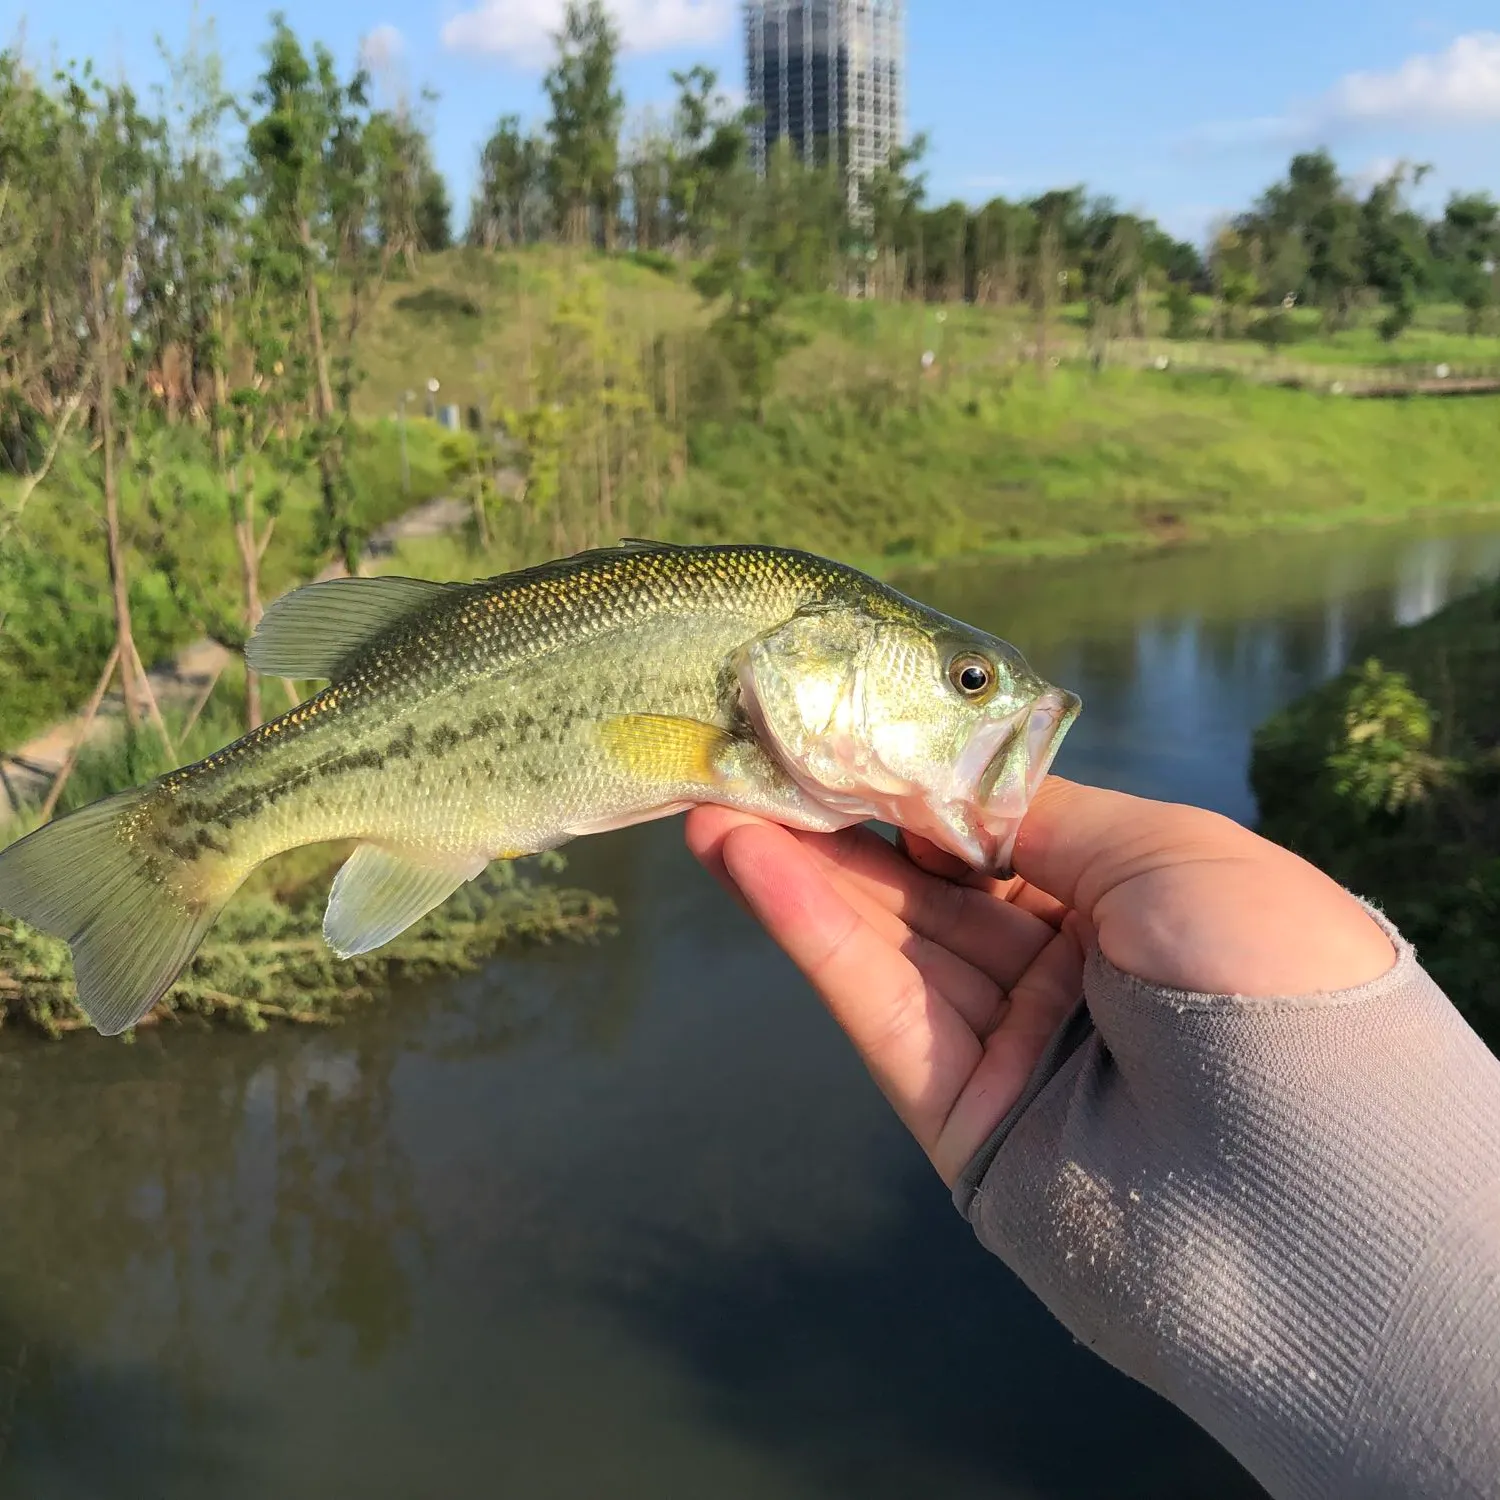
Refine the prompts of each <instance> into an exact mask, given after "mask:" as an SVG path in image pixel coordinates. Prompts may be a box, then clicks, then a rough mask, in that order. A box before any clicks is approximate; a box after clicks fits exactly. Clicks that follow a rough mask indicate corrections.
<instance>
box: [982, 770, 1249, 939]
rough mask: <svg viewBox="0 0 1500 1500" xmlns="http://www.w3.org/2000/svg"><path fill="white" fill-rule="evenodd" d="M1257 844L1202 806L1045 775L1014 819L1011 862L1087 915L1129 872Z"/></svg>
mask: <svg viewBox="0 0 1500 1500" xmlns="http://www.w3.org/2000/svg"><path fill="white" fill-rule="evenodd" d="M1259 842H1261V841H1260V840H1258V839H1257V838H1256V836H1255V835H1254V834H1252V833H1250V832H1249V831H1248V830H1247V829H1244V828H1241V827H1240V825H1239V824H1238V823H1235V822H1233V821H1232V820H1231V819H1229V818H1225V817H1221V816H1220V815H1219V814H1218V813H1211V812H1207V811H1205V810H1204V809H1203V808H1199V807H1188V806H1184V805H1183V804H1180V803H1175V802H1153V801H1151V800H1150V799H1149V798H1146V797H1132V796H1129V795H1128V794H1127V793H1125V792H1111V791H1106V790H1104V788H1102V787H1094V786H1084V785H1082V784H1081V783H1079V782H1075V781H1064V780H1063V779H1062V778H1061V777H1058V776H1049V777H1047V779H1046V780H1045V781H1044V782H1043V783H1042V785H1041V787H1040V788H1039V789H1038V790H1037V794H1036V796H1035V797H1034V798H1032V801H1031V806H1030V807H1029V808H1028V809H1027V812H1026V817H1025V819H1024V820H1023V821H1022V823H1021V829H1020V833H1019V834H1018V836H1017V838H1016V847H1015V853H1014V857H1013V859H1012V865H1013V867H1014V869H1015V872H1016V874H1018V875H1020V876H1021V877H1022V878H1023V879H1024V880H1026V881H1027V883H1028V884H1030V885H1034V886H1037V887H1038V888H1040V889H1041V890H1044V891H1046V892H1047V893H1048V894H1049V895H1051V896H1055V897H1056V898H1057V899H1058V900H1059V901H1061V902H1062V904H1063V905H1064V906H1067V907H1070V908H1072V909H1073V910H1075V911H1078V912H1081V913H1082V914H1083V915H1084V916H1085V917H1089V918H1092V917H1093V914H1094V908H1095V907H1096V906H1097V905H1098V904H1099V901H1100V900H1101V899H1102V898H1103V897H1104V896H1105V895H1107V894H1108V893H1109V892H1110V891H1111V890H1113V889H1114V888H1115V887H1116V886H1118V885H1122V884H1123V883H1124V882H1125V881H1127V880H1129V879H1131V878H1132V877H1133V876H1136V875H1142V874H1146V873H1147V872H1149V871H1150V870H1152V869H1156V868H1160V867H1161V866H1163V865H1167V864H1175V863H1179V862H1181V861H1184V860H1187V859H1192V858H1195V857H1201V856H1202V855H1203V854H1205V853H1208V852H1210V850H1211V851H1212V852H1214V853H1216V854H1222V853H1224V852H1230V851H1234V850H1240V851H1241V852H1242V851H1243V849H1244V848H1245V847H1247V846H1249V845H1251V844H1255V843H1259Z"/></svg>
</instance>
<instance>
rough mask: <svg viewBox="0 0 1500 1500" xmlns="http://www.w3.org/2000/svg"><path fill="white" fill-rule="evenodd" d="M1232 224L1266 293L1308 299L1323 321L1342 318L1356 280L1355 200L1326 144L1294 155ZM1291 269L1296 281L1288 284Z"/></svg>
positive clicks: (1335, 322) (1337, 323)
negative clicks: (1279, 176) (1256, 201)
mask: <svg viewBox="0 0 1500 1500" xmlns="http://www.w3.org/2000/svg"><path fill="white" fill-rule="evenodd" d="M1235 227H1236V231H1237V233H1238V235H1239V238H1240V241H1241V243H1242V244H1243V245H1244V246H1245V247H1246V248H1247V250H1249V247H1251V246H1256V247H1258V248H1257V249H1256V250H1255V251H1253V252H1252V253H1253V254H1254V256H1255V260H1256V271H1257V281H1258V282H1259V283H1260V286H1261V288H1262V289H1263V290H1264V289H1266V288H1268V287H1269V288H1270V289H1271V290H1270V292H1269V295H1271V296H1273V297H1274V298H1275V299H1276V300H1278V301H1279V300H1280V299H1281V298H1282V297H1284V296H1287V295H1296V296H1298V297H1300V298H1301V299H1302V300H1305V301H1307V302H1310V303H1311V304H1312V305H1313V306H1315V307H1319V308H1321V309H1322V310H1323V317H1324V322H1325V324H1326V325H1327V326H1328V327H1330V328H1339V327H1342V326H1343V325H1344V324H1345V323H1346V322H1347V321H1348V318H1349V314H1350V311H1351V310H1352V308H1353V305H1354V295H1355V293H1356V292H1357V291H1358V289H1359V287H1360V286H1361V285H1362V284H1363V282H1362V275H1361V238H1360V208H1359V204H1358V203H1357V202H1356V201H1355V199H1354V197H1353V195H1352V194H1351V193H1350V192H1349V191H1348V189H1347V187H1346V186H1345V185H1344V182H1343V179H1342V178H1341V177H1340V176H1339V171H1338V167H1337V166H1336V165H1335V163H1334V160H1333V158H1332V157H1331V156H1330V155H1329V154H1328V152H1327V151H1322V150H1319V151H1308V152H1302V153H1301V154H1299V155H1297V156H1294V157H1293V158H1292V162H1291V166H1290V167H1289V168H1288V170H1287V177H1286V181H1285V182H1282V183H1277V184H1276V185H1274V186H1273V187H1271V188H1269V189H1267V191H1266V192H1265V193H1264V194H1263V195H1262V197H1261V200H1260V202H1259V204H1258V205H1257V206H1256V208H1255V209H1254V210H1252V212H1251V213H1249V214H1247V215H1244V216H1242V217H1241V219H1240V220H1239V221H1238V222H1237V224H1236V226H1235ZM1298 270H1300V272H1301V285H1300V286H1289V285H1288V284H1287V283H1288V282H1289V281H1290V280H1291V277H1292V275H1293V274H1294V272H1296V271H1298ZM1268 272H1269V275H1268V274H1267V273H1268ZM1283 288H1284V290H1283Z"/></svg>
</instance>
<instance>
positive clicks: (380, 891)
mask: <svg viewBox="0 0 1500 1500" xmlns="http://www.w3.org/2000/svg"><path fill="white" fill-rule="evenodd" d="M488 863H489V857H488V856H487V855H482V854H477V855H469V854H452V853H448V852H445V851H439V850H431V849H418V848H412V847H409V846H400V847H397V846H394V845H384V844H361V845H360V846H359V848H357V849H356V850H355V851H354V853H353V854H351V855H350V856H349V858H348V859H347V860H345V861H344V863H343V865H342V867H341V868H340V869H339V872H338V874H337V875H335V876H334V878H333V889H332V890H331V891H330V892H329V895H328V910H327V911H326V912H325V913H324V915H323V938H324V941H325V942H326V943H327V944H328V946H329V947H330V948H332V949H333V951H334V952H335V953H337V954H338V956H339V957H340V958H353V957H354V955H355V954H357V953H369V952H370V951H371V950H372V949H374V948H379V947H382V946H383V945H384V944H386V943H388V942H390V941H391V939H392V938H394V937H397V936H399V935H400V934H401V933H403V932H405V931H406V929H407V928H408V927H410V926H411V925H412V924H413V923H414V922H419V921H421V919H422V918H423V917H425V916H426V915H427V913H428V912H430V911H431V910H432V909H433V908H434V907H436V906H440V905H441V904H442V903H443V902H444V901H446V900H447V899H448V897H449V896H451V895H452V894H453V893H454V891H456V890H457V889H458V888H459V886H461V885H463V884H464V883H465V882H467V881H470V880H473V879H474V877H475V876H476V875H479V874H480V873H482V872H483V870H484V867H485V866H486V865H487V864H488Z"/></svg>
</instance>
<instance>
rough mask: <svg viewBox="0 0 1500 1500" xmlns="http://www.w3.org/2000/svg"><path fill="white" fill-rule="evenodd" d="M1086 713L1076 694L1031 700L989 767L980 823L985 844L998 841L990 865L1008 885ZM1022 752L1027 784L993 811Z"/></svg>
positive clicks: (1057, 691) (1054, 692)
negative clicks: (1032, 815) (1031, 819)
mask: <svg viewBox="0 0 1500 1500" xmlns="http://www.w3.org/2000/svg"><path fill="white" fill-rule="evenodd" d="M1082 709H1083V700H1082V699H1081V698H1080V697H1079V696H1078V695H1077V694H1076V693H1070V692H1068V691H1067V690H1066V689H1065V688H1049V689H1048V690H1047V691H1046V692H1044V693H1042V694H1041V695H1040V696H1039V697H1037V698H1034V699H1032V701H1031V703H1030V704H1029V705H1028V706H1027V707H1026V709H1024V710H1023V711H1022V713H1021V714H1017V715H1016V716H1015V719H1014V720H1013V721H1010V722H1013V723H1014V725H1015V727H1014V729H1013V730H1012V732H1011V733H1010V734H1009V735H1008V736H1007V737H1006V739H1005V742H1004V743H1003V744H1002V745H1001V747H1000V749H999V750H998V752H997V753H996V754H995V756H994V758H993V759H992V760H991V761H990V763H989V765H988V766H986V767H985V772H984V776H983V778H982V779H981V781H980V783H979V789H978V790H979V792H980V799H979V820H980V823H981V824H982V826H983V828H984V832H985V834H986V835H988V837H987V838H986V839H985V842H986V843H991V841H993V842H992V851H991V852H990V860H989V862H990V864H991V866H992V869H993V873H994V874H995V876H996V877H997V878H998V879H1001V880H1009V879H1010V878H1011V877H1012V876H1013V874H1014V869H1013V867H1012V861H1013V859H1014V856H1015V851H1016V840H1017V838H1018V837H1019V836H1020V832H1021V823H1022V822H1023V820H1024V819H1025V817H1026V813H1027V810H1028V809H1029V808H1030V806H1031V802H1032V799H1033V798H1034V797H1035V796H1036V794H1037V792H1038V791H1039V790H1040V789H1041V785H1042V783H1043V782H1044V781H1045V780H1046V779H1047V773H1048V772H1049V771H1050V770H1051V769H1052V763H1053V761H1054V760H1056V759H1057V752H1058V751H1059V750H1060V749H1061V748H1062V742H1063V740H1064V739H1065V738H1066V737H1067V733H1068V730H1069V729H1071V728H1072V727H1073V722H1074V720H1076V719H1077V717H1078V715H1079V713H1080V712H1081V711H1082ZM1023 715H1024V727H1023ZM1022 734H1024V739H1022V740H1021V741H1020V744H1019V746H1018V743H1017V736H1018V735H1022ZM1018 748H1019V749H1021V751H1022V755H1023V757H1024V765H1025V773H1024V778H1023V779H1022V781H1021V784H1020V786H1019V787H1015V786H1012V787H1008V788H1006V789H1005V792H1004V799H1005V800H1004V802H1003V804H1002V805H1001V806H1000V807H991V806H990V803H991V800H992V798H993V797H994V795H995V789H996V784H997V783H998V782H999V781H1000V780H1001V778H1002V777H1003V776H1004V775H1005V773H1006V771H1007V770H1009V769H1011V768H1012V763H1013V762H1014V760H1015V758H1016V753H1017V750H1018ZM1017 792H1019V794H1020V795H1019V797H1018V796H1017Z"/></svg>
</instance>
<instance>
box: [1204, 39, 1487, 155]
mask: <svg viewBox="0 0 1500 1500" xmlns="http://www.w3.org/2000/svg"><path fill="white" fill-rule="evenodd" d="M1490 124H1500V32H1496V31H1473V32H1469V33H1468V34H1467V35H1465V36H1460V37H1457V38H1455V39H1454V40H1453V41H1452V42H1450V43H1449V44H1448V46H1447V47H1446V48H1444V49H1443V50H1442V51H1441V52H1419V53H1416V54H1415V55H1413V56H1411V57H1408V58H1407V59H1406V61H1405V62H1403V63H1401V64H1400V65H1399V66H1397V67H1395V68H1392V69H1391V70H1389V71H1388V72H1384V73H1377V72H1360V73H1349V74H1346V75H1345V76H1344V77H1343V78H1341V79H1340V80H1339V81H1338V82H1337V83H1336V84H1334V86H1333V87H1332V88H1331V89H1329V90H1328V92H1327V93H1325V94H1323V95H1322V96H1321V97H1319V98H1317V99H1313V100H1310V101H1307V102H1305V103H1303V104H1300V105H1297V106H1294V107H1293V108H1291V109H1289V110H1287V112H1286V113H1285V114H1281V115H1265V116H1262V117H1260V118H1259V119H1254V120H1224V121H1219V122H1217V123H1212V124H1207V125H1200V126H1198V127H1197V128H1196V129H1194V130H1192V131H1191V132H1189V134H1188V136H1187V138H1186V139H1185V141H1184V144H1185V145H1187V146H1188V147H1190V148H1191V147H1198V148H1203V147H1207V148H1210V149H1213V148H1223V147H1235V146H1262V145H1281V146H1288V145H1297V144H1307V143H1309V142H1311V141H1313V140H1315V139H1325V140H1326V139H1328V138H1329V137H1331V136H1333V135H1336V134H1348V133H1350V132H1351V131H1358V130H1361V129H1365V128H1369V127H1378V126H1382V125H1406V126H1429V127H1430V126H1447V127H1450V128H1451V127H1463V126H1473V125H1490Z"/></svg>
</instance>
